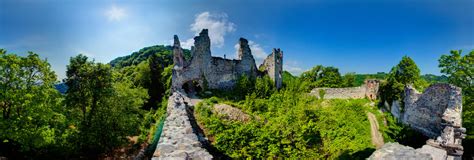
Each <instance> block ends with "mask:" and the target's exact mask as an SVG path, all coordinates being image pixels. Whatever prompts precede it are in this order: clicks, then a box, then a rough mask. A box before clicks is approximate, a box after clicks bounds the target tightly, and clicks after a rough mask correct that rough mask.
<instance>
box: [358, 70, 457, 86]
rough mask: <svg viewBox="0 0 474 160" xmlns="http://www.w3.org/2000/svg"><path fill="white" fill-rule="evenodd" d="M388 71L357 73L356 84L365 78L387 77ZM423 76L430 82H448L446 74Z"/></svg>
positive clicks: (362, 81) (362, 82)
mask: <svg viewBox="0 0 474 160" xmlns="http://www.w3.org/2000/svg"><path fill="white" fill-rule="evenodd" d="M387 75H388V73H385V72H377V73H376V74H356V75H355V76H356V80H355V81H356V82H355V83H356V84H357V85H362V84H364V80H366V79H385V78H386V77H387ZM421 78H423V79H424V80H426V81H427V82H428V83H448V77H446V76H445V75H441V76H437V75H433V74H424V75H421Z"/></svg>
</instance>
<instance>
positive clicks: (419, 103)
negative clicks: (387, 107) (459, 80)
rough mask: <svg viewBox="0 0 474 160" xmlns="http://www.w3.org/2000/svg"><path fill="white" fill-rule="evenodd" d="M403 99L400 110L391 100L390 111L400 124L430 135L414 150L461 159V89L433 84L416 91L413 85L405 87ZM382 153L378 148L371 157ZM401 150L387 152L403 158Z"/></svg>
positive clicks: (462, 130) (462, 129) (433, 156)
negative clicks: (424, 142) (423, 89)
mask: <svg viewBox="0 0 474 160" xmlns="http://www.w3.org/2000/svg"><path fill="white" fill-rule="evenodd" d="M403 102H404V107H403V110H401V108H402V107H400V106H399V103H398V101H395V102H394V103H393V105H392V107H391V112H392V114H393V115H394V116H395V117H396V118H397V119H398V120H399V121H401V122H402V123H404V124H406V125H408V126H410V127H411V128H413V129H414V130H416V131H418V132H420V133H422V134H424V135H425V136H428V137H430V138H431V139H429V140H428V141H427V142H426V145H424V146H423V147H422V148H419V149H416V151H417V152H418V153H426V154H429V155H430V156H431V157H432V159H461V156H462V154H463V152H464V148H463V147H462V139H464V138H465V136H466V135H465V134H464V133H465V132H466V129H465V128H463V127H462V95H461V88H459V87H456V86H453V85H450V84H433V85H431V86H429V87H428V88H427V89H426V90H425V92H424V93H419V92H418V91H416V90H415V89H414V88H413V87H412V86H407V87H405V92H404V99H403ZM382 148H383V147H382ZM383 152H384V151H383V150H380V151H379V150H377V151H376V152H374V153H373V154H372V156H371V157H377V156H376V155H381V154H382V153H383ZM399 152H400V153H399ZM401 152H402V151H395V152H394V151H392V152H390V155H399V157H395V159H403V158H405V157H403V156H400V155H402V154H403V153H401ZM379 157H380V156H379ZM390 157H391V156H389V157H383V156H382V157H381V158H374V159H387V158H390Z"/></svg>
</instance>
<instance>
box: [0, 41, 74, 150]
mask: <svg viewBox="0 0 474 160" xmlns="http://www.w3.org/2000/svg"><path fill="white" fill-rule="evenodd" d="M55 82H56V75H55V74H54V72H53V71H52V70H51V67H50V65H49V63H48V62H47V61H46V60H42V59H40V58H39V56H38V54H35V53H33V52H29V53H28V55H27V56H26V57H21V56H18V55H15V54H7V53H6V51H5V50H2V49H0V108H1V112H2V117H1V118H0V140H1V141H2V142H0V146H7V148H10V147H13V146H20V148H19V149H20V151H23V152H31V153H34V152H35V151H39V150H40V149H42V148H43V149H44V148H45V147H49V146H52V145H55V144H57V143H60V141H61V137H62V136H61V134H62V131H64V128H62V127H64V119H65V116H64V115H62V107H61V102H62V101H61V95H60V94H59V92H58V91H56V89H55V88H54V83H55ZM2 152H3V151H0V154H1V153H2Z"/></svg>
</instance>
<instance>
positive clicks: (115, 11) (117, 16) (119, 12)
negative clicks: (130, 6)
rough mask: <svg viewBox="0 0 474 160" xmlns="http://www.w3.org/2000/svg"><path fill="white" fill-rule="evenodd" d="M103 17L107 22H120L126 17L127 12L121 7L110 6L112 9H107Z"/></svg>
mask: <svg viewBox="0 0 474 160" xmlns="http://www.w3.org/2000/svg"><path fill="white" fill-rule="evenodd" d="M105 15H106V16H107V19H109V21H120V20H122V19H123V18H124V17H126V16H127V12H126V11H125V9H124V8H122V7H118V6H116V5H112V7H110V8H109V9H107V11H106V12H105Z"/></svg>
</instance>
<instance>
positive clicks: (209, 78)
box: [171, 29, 283, 91]
mask: <svg viewBox="0 0 474 160" xmlns="http://www.w3.org/2000/svg"><path fill="white" fill-rule="evenodd" d="M282 55H283V53H282V52H281V51H280V50H279V49H278V50H274V53H272V54H271V55H270V56H269V57H268V58H267V59H272V62H270V61H268V62H267V64H268V66H269V67H266V69H267V70H265V71H264V72H266V73H270V77H272V79H274V80H275V84H276V86H277V87H278V88H280V87H281V84H282V77H281V73H282V64H281V62H282ZM173 61H174V64H175V65H174V67H173V75H172V82H171V83H172V84H171V87H172V88H171V89H172V90H173V91H176V90H185V88H187V87H193V86H197V87H200V88H209V89H230V88H233V87H234V85H235V84H236V82H237V79H238V77H239V76H241V75H246V76H248V77H249V78H252V79H255V78H256V77H257V76H258V75H261V74H259V71H258V70H257V67H256V64H255V59H254V58H253V55H252V52H251V50H250V47H249V45H248V41H247V40H246V39H244V38H240V39H239V50H238V59H225V58H221V57H212V56H211V40H210V38H209V35H208V30H207V29H203V30H202V31H201V33H199V36H196V37H194V46H193V47H191V59H189V60H186V59H185V58H184V54H183V50H182V48H181V44H180V42H179V39H178V36H176V35H175V36H174V44H173ZM273 62H275V63H273ZM270 66H273V67H270Z"/></svg>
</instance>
